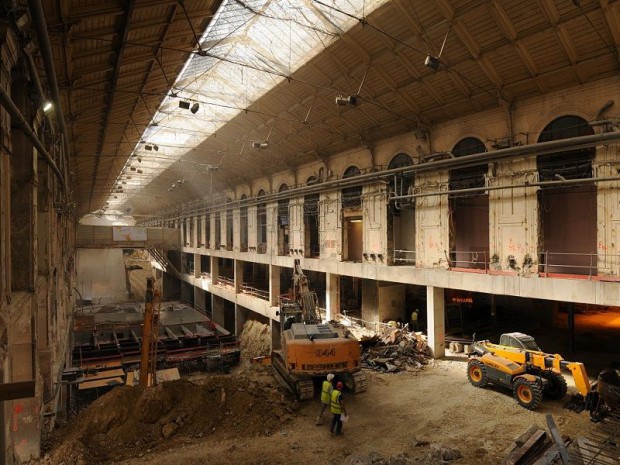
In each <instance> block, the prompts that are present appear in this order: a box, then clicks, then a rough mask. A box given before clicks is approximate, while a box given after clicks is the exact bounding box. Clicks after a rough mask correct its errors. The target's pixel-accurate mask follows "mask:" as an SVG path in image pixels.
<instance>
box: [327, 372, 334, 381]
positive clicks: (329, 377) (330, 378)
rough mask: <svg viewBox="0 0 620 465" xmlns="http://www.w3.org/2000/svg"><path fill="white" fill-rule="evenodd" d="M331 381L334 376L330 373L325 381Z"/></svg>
mask: <svg viewBox="0 0 620 465" xmlns="http://www.w3.org/2000/svg"><path fill="white" fill-rule="evenodd" d="M332 379H334V374H333V373H330V374H328V375H327V381H331V380H332Z"/></svg>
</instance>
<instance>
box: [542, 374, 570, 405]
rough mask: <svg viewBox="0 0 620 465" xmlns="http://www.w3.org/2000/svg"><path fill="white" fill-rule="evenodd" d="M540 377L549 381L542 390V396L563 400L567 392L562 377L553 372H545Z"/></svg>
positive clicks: (564, 380)
mask: <svg viewBox="0 0 620 465" xmlns="http://www.w3.org/2000/svg"><path fill="white" fill-rule="evenodd" d="M542 377H543V378H545V379H547V380H549V383H548V384H547V386H546V387H545V389H544V390H543V394H544V395H546V396H547V397H549V399H556V400H558V399H563V398H564V396H565V395H566V392H567V391H568V387H567V386H566V379H565V378H564V376H562V375H561V374H560V373H555V372H554V371H545V372H543V373H542Z"/></svg>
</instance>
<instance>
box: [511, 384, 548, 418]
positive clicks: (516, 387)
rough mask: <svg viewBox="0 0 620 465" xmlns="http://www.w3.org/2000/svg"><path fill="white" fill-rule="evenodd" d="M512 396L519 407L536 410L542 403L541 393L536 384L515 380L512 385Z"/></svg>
mask: <svg viewBox="0 0 620 465" xmlns="http://www.w3.org/2000/svg"><path fill="white" fill-rule="evenodd" d="M512 394H513V396H514V398H515V400H516V401H517V402H518V403H519V405H520V406H521V407H524V408H526V409H528V410H536V409H537V408H538V406H539V405H540V402H541V401H542V391H541V389H540V387H539V386H538V384H537V383H533V382H530V381H528V380H527V379H525V378H517V379H516V380H515V382H514V384H513V385H512Z"/></svg>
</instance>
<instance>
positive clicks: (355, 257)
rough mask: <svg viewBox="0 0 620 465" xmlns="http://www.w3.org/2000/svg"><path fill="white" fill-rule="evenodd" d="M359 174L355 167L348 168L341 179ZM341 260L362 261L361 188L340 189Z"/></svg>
mask: <svg viewBox="0 0 620 465" xmlns="http://www.w3.org/2000/svg"><path fill="white" fill-rule="evenodd" d="M360 174H361V172H360V169H359V168H358V167H357V166H349V167H348V168H347V169H346V170H345V171H344V174H343V175H342V178H343V179H347V178H352V177H355V176H359V175H360ZM342 219H343V225H342V259H343V260H344V261H350V262H361V261H362V249H363V247H364V245H363V239H362V238H363V231H364V224H363V222H362V220H363V217H362V186H355V187H345V188H344V189H342Z"/></svg>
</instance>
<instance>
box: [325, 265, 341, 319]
mask: <svg viewBox="0 0 620 465" xmlns="http://www.w3.org/2000/svg"><path fill="white" fill-rule="evenodd" d="M325 281H326V282H325V318H326V319H327V321H329V320H333V319H334V317H335V315H337V314H339V313H340V276H338V275H337V274H333V273H325Z"/></svg>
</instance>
